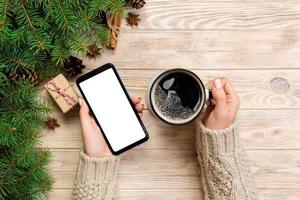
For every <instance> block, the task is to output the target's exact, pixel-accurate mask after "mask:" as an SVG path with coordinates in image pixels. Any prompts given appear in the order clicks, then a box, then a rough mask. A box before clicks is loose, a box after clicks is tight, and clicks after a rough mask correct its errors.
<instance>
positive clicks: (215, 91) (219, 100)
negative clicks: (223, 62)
mask: <svg viewBox="0 0 300 200" xmlns="http://www.w3.org/2000/svg"><path fill="white" fill-rule="evenodd" d="M212 95H213V99H214V100H215V102H216V105H215V108H216V109H217V110H218V109H220V108H221V109H223V108H224V107H225V105H226V94H225V91H224V88H223V85H222V81H221V80H220V79H215V81H214V84H213V86H212Z"/></svg>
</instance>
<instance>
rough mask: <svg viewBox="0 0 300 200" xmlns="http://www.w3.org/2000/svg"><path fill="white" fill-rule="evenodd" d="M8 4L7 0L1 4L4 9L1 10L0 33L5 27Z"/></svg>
mask: <svg viewBox="0 0 300 200" xmlns="http://www.w3.org/2000/svg"><path fill="white" fill-rule="evenodd" d="M8 2H9V0H4V2H3V4H4V8H3V20H2V21H0V31H2V29H3V27H4V26H5V24H6V21H7V11H8Z"/></svg>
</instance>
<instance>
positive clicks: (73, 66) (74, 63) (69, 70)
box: [64, 56, 85, 77]
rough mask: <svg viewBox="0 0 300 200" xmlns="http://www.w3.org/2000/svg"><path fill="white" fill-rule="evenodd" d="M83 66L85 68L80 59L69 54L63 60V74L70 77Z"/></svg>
mask: <svg viewBox="0 0 300 200" xmlns="http://www.w3.org/2000/svg"><path fill="white" fill-rule="evenodd" d="M83 68H85V66H84V65H83V64H82V60H80V59H78V58H76V57H74V56H69V58H68V59H66V60H65V61H64V71H65V74H66V75H68V76H70V77H72V76H76V75H78V74H81V73H82V71H81V70H82V69H83Z"/></svg>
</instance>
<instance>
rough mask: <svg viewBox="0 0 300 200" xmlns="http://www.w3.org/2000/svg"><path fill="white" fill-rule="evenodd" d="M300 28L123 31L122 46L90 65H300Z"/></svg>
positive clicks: (230, 66) (218, 66) (254, 66)
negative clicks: (291, 29) (299, 29)
mask: <svg viewBox="0 0 300 200" xmlns="http://www.w3.org/2000/svg"><path fill="white" fill-rule="evenodd" d="M299 5H300V4H299ZM299 39H300V31H298V30H293V31H290V30H275V31H274V30H249V31H245V30H233V31H226V30H220V31H215V30H208V31H207V30H206V31H197V30H195V31H173V30H172V31H164V32H156V31H141V30H138V31H135V30H133V31H131V30H128V31H124V32H123V33H121V35H120V41H119V43H118V48H117V49H116V50H115V51H110V50H107V51H105V53H104V54H103V55H102V56H101V58H99V59H96V60H95V59H85V63H86V65H87V67H88V68H95V67H97V66H99V65H101V64H104V63H108V62H111V63H114V64H116V66H117V67H118V68H119V69H142V70H145V69H169V68H176V67H184V68H189V69H220V70H222V69H299V66H300V59H298V58H299V56H300V41H299Z"/></svg>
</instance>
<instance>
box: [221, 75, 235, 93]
mask: <svg viewBox="0 0 300 200" xmlns="http://www.w3.org/2000/svg"><path fill="white" fill-rule="evenodd" d="M221 80H222V82H223V84H224V90H225V93H226V94H227V95H231V96H236V92H235V90H234V88H233V86H232V84H231V83H230V81H229V79H228V78H226V77H222V78H221Z"/></svg>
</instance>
